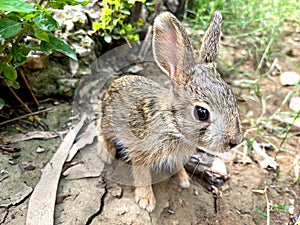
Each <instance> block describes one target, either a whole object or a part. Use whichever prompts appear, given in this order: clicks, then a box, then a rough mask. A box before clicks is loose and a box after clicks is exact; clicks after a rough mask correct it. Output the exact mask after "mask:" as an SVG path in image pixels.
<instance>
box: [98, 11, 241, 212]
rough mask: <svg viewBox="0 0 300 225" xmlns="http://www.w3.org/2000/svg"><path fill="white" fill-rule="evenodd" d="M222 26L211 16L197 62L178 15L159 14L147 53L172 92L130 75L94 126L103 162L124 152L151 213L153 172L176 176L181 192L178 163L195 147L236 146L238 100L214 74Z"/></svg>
mask: <svg viewBox="0 0 300 225" xmlns="http://www.w3.org/2000/svg"><path fill="white" fill-rule="evenodd" d="M221 23H222V16H221V14H220V13H219V12H217V11H216V12H214V14H213V17H212V21H211V24H210V26H209V28H208V30H207V32H206V34H205V37H204V40H203V43H202V47H201V50H200V54H199V55H200V56H197V55H196V53H195V52H194V49H193V47H192V45H191V43H190V41H189V39H188V36H187V33H186V31H185V30H184V28H183V27H182V26H181V24H180V22H179V21H178V20H177V19H176V17H175V16H173V15H172V14H171V13H169V12H164V13H161V14H160V15H159V16H157V17H156V19H155V21H154V25H153V54H154V58H155V61H156V63H157V64H158V66H159V67H160V68H161V69H162V70H163V71H164V72H165V73H166V74H167V75H168V76H169V78H170V80H171V82H172V88H171V89H165V88H164V87H162V86H160V85H159V84H158V83H156V82H155V81H153V80H150V79H147V78H145V77H142V76H135V75H128V76H123V77H121V78H118V79H116V80H115V81H113V82H112V84H111V85H110V86H109V87H108V89H107V90H106V92H105V94H104V97H103V105H102V117H101V118H100V120H99V126H98V133H99V134H98V139H99V141H100V143H101V144H102V147H103V149H105V153H104V154H105V155H106V156H105V157H104V158H105V160H106V161H107V162H108V163H109V162H111V160H112V159H113V157H114V156H115V154H116V146H120V145H122V146H123V148H122V150H121V151H122V152H121V154H122V156H124V157H125V160H127V161H128V162H130V163H131V165H132V174H133V178H134V185H135V200H136V202H137V203H138V204H139V206H140V207H141V208H143V209H146V210H147V211H149V212H151V211H152V210H153V209H154V208H155V197H154V194H153V191H152V186H151V174H150V171H151V170H153V169H154V170H155V169H156V170H158V171H159V170H163V169H167V170H169V171H171V172H174V173H175V175H174V176H175V178H176V179H177V181H178V184H179V186H181V187H183V188H187V187H189V186H190V182H189V176H188V174H187V173H186V171H185V169H184V168H183V165H184V163H186V162H187V161H188V159H189V156H190V155H191V154H192V153H193V152H194V151H195V150H196V148H201V149H204V150H207V151H215V152H219V151H227V150H229V149H230V148H232V147H234V146H235V145H237V144H239V143H240V142H241V141H242V131H241V122H240V119H239V113H238V109H237V106H236V99H235V97H234V95H233V92H232V90H231V89H230V87H229V86H228V85H227V84H226V83H225V81H224V80H223V79H222V77H221V76H220V74H219V73H218V72H217V70H216V60H217V56H218V46H219V39H220V35H221ZM102 155H103V153H102Z"/></svg>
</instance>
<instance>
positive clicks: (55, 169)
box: [26, 115, 86, 225]
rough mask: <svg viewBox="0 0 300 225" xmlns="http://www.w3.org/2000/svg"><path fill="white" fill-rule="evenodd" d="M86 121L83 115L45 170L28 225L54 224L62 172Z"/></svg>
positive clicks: (33, 195)
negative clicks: (57, 193) (58, 186)
mask: <svg viewBox="0 0 300 225" xmlns="http://www.w3.org/2000/svg"><path fill="white" fill-rule="evenodd" d="M85 120H86V115H83V116H82V118H81V120H80V122H79V123H78V124H77V125H76V126H75V127H74V128H73V129H72V130H71V131H70V132H69V133H68V134H67V135H66V137H65V138H64V141H63V142H62V144H61V145H60V147H59V148H58V149H57V151H56V153H55V154H54V156H53V158H52V159H51V160H50V162H49V163H48V164H47V165H46V166H45V168H44V169H43V171H42V175H41V178H40V181H39V182H38V184H37V185H36V187H35V189H34V191H33V193H32V195H31V197H30V200H29V204H28V211H27V217H26V225H36V224H41V225H48V224H49V225H53V224H54V207H55V200H56V192H57V185H58V181H59V178H60V174H61V170H62V167H63V164H64V162H65V160H66V158H67V156H68V154H69V150H70V148H71V146H72V144H73V142H74V140H75V138H76V135H77V133H78V132H79V130H80V129H81V127H82V126H83V124H84V121H85Z"/></svg>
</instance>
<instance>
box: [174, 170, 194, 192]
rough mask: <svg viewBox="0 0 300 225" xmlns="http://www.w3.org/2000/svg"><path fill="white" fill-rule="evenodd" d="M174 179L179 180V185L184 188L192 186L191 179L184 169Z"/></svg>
mask: <svg viewBox="0 0 300 225" xmlns="http://www.w3.org/2000/svg"><path fill="white" fill-rule="evenodd" d="M174 177H175V178H176V180H177V183H178V185H179V186H180V187H182V188H188V187H189V186H190V178H189V175H188V174H187V172H186V171H185V169H184V168H182V169H180V170H179V171H178V172H177V173H176V174H175V175H174Z"/></svg>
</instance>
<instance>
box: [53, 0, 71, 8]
mask: <svg viewBox="0 0 300 225" xmlns="http://www.w3.org/2000/svg"><path fill="white" fill-rule="evenodd" d="M66 4H67V3H66V2H65V1H61V0H58V1H50V3H49V5H50V7H51V8H53V9H63V8H64V7H65V5H66Z"/></svg>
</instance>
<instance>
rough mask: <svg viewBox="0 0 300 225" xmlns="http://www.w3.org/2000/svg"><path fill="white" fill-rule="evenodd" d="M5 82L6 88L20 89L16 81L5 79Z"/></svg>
mask: <svg viewBox="0 0 300 225" xmlns="http://www.w3.org/2000/svg"><path fill="white" fill-rule="evenodd" d="M4 80H5V82H6V84H7V85H8V86H10V87H13V88H14V89H19V88H20V84H19V82H18V81H15V80H8V79H5V78H4Z"/></svg>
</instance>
